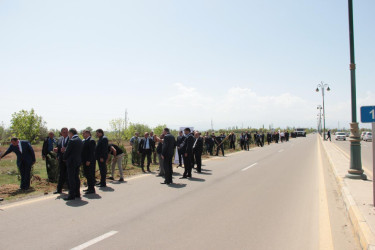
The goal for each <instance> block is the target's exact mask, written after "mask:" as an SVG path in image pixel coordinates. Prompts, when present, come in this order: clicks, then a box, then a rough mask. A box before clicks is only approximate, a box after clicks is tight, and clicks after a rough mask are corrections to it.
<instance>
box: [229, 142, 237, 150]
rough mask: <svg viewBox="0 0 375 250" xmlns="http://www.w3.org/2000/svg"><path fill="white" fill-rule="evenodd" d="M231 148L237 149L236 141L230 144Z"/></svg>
mask: <svg viewBox="0 0 375 250" xmlns="http://www.w3.org/2000/svg"><path fill="white" fill-rule="evenodd" d="M229 148H233V149H234V150H235V149H236V143H235V142H234V141H231V142H230V144H229Z"/></svg>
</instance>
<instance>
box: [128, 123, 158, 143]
mask: <svg viewBox="0 0 375 250" xmlns="http://www.w3.org/2000/svg"><path fill="white" fill-rule="evenodd" d="M150 131H152V130H151V128H150V127H149V126H148V125H145V124H141V123H130V125H129V126H128V129H127V130H126V131H125V135H126V138H127V139H129V138H131V137H132V136H133V135H134V133H135V132H139V136H141V137H142V136H143V135H144V133H145V132H150Z"/></svg>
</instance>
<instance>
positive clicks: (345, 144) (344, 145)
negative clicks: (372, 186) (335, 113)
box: [332, 136, 373, 175]
mask: <svg viewBox="0 0 375 250" xmlns="http://www.w3.org/2000/svg"><path fill="white" fill-rule="evenodd" d="M332 142H333V143H335V145H336V146H338V147H339V148H340V149H341V150H342V151H344V152H345V154H346V156H347V157H350V141H349V138H348V137H347V140H346V141H342V140H338V141H336V139H335V136H333V137H332ZM361 156H362V166H363V167H364V168H366V169H365V173H367V172H370V174H371V175H372V172H373V171H372V142H371V141H369V142H366V141H362V142H361Z"/></svg>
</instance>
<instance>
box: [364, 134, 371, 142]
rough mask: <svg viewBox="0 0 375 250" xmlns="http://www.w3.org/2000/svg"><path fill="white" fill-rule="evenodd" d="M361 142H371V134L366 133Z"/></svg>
mask: <svg viewBox="0 0 375 250" xmlns="http://www.w3.org/2000/svg"><path fill="white" fill-rule="evenodd" d="M363 140H364V141H372V133H371V132H366V133H365V134H364V135H363Z"/></svg>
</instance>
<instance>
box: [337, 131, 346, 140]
mask: <svg viewBox="0 0 375 250" xmlns="http://www.w3.org/2000/svg"><path fill="white" fill-rule="evenodd" d="M336 140H344V141H346V133H345V132H336Z"/></svg>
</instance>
